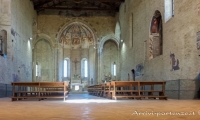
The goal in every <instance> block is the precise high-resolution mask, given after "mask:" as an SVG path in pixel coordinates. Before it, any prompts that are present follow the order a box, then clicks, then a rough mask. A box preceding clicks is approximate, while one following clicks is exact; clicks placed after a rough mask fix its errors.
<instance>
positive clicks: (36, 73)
mask: <svg viewBox="0 0 200 120" xmlns="http://www.w3.org/2000/svg"><path fill="white" fill-rule="evenodd" d="M35 76H36V77H37V76H38V65H37V64H36V66H35Z"/></svg>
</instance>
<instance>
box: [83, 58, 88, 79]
mask: <svg viewBox="0 0 200 120" xmlns="http://www.w3.org/2000/svg"><path fill="white" fill-rule="evenodd" d="M84 77H88V62H87V60H86V59H85V60H84Z"/></svg>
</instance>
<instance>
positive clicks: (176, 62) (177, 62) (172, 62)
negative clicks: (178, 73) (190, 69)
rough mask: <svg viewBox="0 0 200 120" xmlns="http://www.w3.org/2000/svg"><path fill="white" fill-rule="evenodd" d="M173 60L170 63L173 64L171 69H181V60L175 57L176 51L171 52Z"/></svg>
mask: <svg viewBox="0 0 200 120" xmlns="http://www.w3.org/2000/svg"><path fill="white" fill-rule="evenodd" d="M170 58H171V62H170V64H171V65H172V69H171V71H175V70H179V69H180V68H179V60H178V59H176V58H175V55H174V53H171V54H170Z"/></svg>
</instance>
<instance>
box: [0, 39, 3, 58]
mask: <svg viewBox="0 0 200 120" xmlns="http://www.w3.org/2000/svg"><path fill="white" fill-rule="evenodd" d="M0 54H1V55H2V54H3V38H2V36H0Z"/></svg>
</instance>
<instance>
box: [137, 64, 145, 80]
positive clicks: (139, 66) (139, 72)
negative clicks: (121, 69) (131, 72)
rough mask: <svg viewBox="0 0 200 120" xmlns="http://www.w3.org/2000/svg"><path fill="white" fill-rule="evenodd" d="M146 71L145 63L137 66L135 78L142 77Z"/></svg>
mask: <svg viewBox="0 0 200 120" xmlns="http://www.w3.org/2000/svg"><path fill="white" fill-rule="evenodd" d="M143 69H144V65H143V63H140V64H138V65H136V70H135V76H136V77H137V76H141V75H142V72H143Z"/></svg>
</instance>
